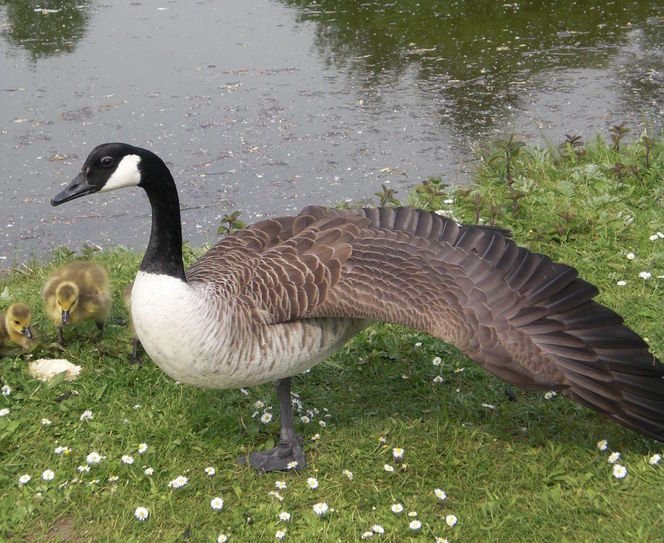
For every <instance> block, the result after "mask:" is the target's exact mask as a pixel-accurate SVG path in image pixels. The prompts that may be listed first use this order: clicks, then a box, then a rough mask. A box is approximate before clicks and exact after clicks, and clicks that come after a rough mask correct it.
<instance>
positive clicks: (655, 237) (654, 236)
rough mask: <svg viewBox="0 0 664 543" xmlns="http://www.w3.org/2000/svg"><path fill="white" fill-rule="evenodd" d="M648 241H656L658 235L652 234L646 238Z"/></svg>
mask: <svg viewBox="0 0 664 543" xmlns="http://www.w3.org/2000/svg"><path fill="white" fill-rule="evenodd" d="M648 239H649V240H650V241H657V240H658V239H659V236H658V235H657V234H653V235H652V236H650V237H649V238H648Z"/></svg>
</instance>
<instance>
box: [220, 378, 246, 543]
mask: <svg viewBox="0 0 664 543" xmlns="http://www.w3.org/2000/svg"><path fill="white" fill-rule="evenodd" d="M240 390H244V389H240ZM227 541H228V536H227V535H226V534H219V537H217V543H226V542H227Z"/></svg>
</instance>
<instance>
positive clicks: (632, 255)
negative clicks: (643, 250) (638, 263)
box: [627, 253, 636, 260]
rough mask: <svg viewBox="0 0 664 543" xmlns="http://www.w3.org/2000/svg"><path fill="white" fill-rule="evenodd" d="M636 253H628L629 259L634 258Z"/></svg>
mask: <svg viewBox="0 0 664 543" xmlns="http://www.w3.org/2000/svg"><path fill="white" fill-rule="evenodd" d="M635 258H636V255H635V254H634V253H627V260H634V259H635Z"/></svg>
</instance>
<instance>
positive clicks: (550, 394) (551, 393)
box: [544, 390, 558, 400]
mask: <svg viewBox="0 0 664 543" xmlns="http://www.w3.org/2000/svg"><path fill="white" fill-rule="evenodd" d="M557 395H558V393H557V392H556V391H555V390H549V391H548V392H545V393H544V399H545V400H550V399H551V398H554V397H555V396H557Z"/></svg>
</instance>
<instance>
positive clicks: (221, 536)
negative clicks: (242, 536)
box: [217, 534, 228, 543]
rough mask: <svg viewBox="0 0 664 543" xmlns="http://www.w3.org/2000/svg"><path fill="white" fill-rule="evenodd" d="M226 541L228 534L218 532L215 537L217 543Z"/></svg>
mask: <svg viewBox="0 0 664 543" xmlns="http://www.w3.org/2000/svg"><path fill="white" fill-rule="evenodd" d="M226 541H228V536H227V535H226V534H219V537H217V543H226Z"/></svg>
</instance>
